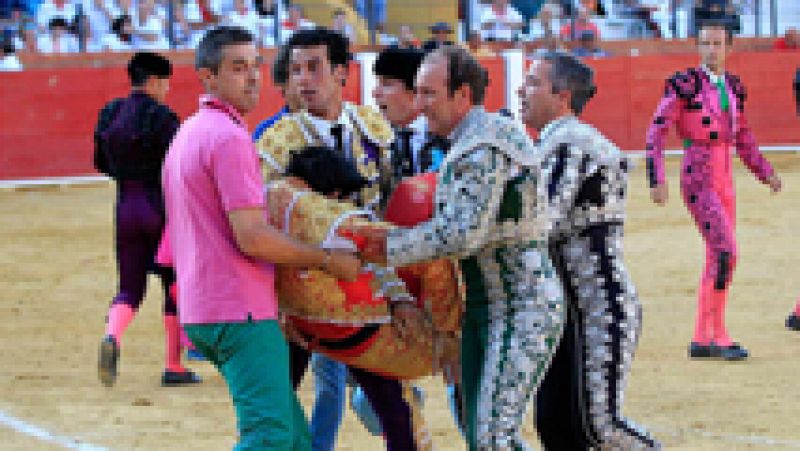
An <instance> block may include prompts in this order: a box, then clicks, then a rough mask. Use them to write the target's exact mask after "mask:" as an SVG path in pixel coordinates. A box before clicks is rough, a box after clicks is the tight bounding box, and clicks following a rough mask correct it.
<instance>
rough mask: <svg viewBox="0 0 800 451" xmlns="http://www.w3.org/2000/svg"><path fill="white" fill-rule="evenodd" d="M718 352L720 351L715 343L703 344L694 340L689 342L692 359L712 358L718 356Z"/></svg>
mask: <svg viewBox="0 0 800 451" xmlns="http://www.w3.org/2000/svg"><path fill="white" fill-rule="evenodd" d="M718 354H719V351H718V349H717V345H715V344H707V345H701V344H700V343H697V342H694V341H693V342H691V343H689V358H690V359H711V358H716V357H718Z"/></svg>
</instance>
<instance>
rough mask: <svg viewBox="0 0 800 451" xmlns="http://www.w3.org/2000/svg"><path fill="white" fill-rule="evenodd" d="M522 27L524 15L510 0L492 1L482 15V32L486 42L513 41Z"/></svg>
mask: <svg viewBox="0 0 800 451" xmlns="http://www.w3.org/2000/svg"><path fill="white" fill-rule="evenodd" d="M522 27H523V19H522V15H521V14H520V13H519V11H517V9H516V8H514V7H513V6H511V5H509V4H508V0H492V4H491V5H489V6H487V7H486V8H484V9H483V12H482V13H481V30H482V31H483V39H484V40H486V41H512V40H514V39H515V38H516V37H517V35H519V33H520V31H521V30H522Z"/></svg>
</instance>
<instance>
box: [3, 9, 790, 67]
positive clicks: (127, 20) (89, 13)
mask: <svg viewBox="0 0 800 451" xmlns="http://www.w3.org/2000/svg"><path fill="white" fill-rule="evenodd" d="M393 1H398V2H399V1H400V0H393ZM452 1H459V2H463V3H459V5H463V4H466V2H471V5H472V6H471V8H472V12H471V15H472V16H473V17H472V20H471V21H470V24H471V26H470V27H467V28H468V29H467V30H466V31H465V33H464V34H463V35H461V36H464V41H465V45H466V46H467V47H469V48H471V49H473V51H474V52H476V54H479V55H482V56H483V55H490V54H493V53H494V52H493V51H492V48H491V46H490V45H487V43H490V42H520V41H524V42H534V43H536V44H537V45H536V46H535V47H536V50H534V51H536V52H544V51H548V50H549V51H551V50H556V49H564V48H569V49H571V51H572V52H573V53H575V54H576V55H578V56H581V57H602V56H606V55H607V53H606V52H605V51H603V50H602V49H601V44H600V43H601V42H602V39H604V38H605V36H604V34H605V33H606V32H607V31H608V29H607V28H604V27H603V26H598V24H599V23H604V22H603V20H606V19H609V18H613V19H614V20H617V19H620V18H625V20H627V21H629V23H637V24H638V31H637V33H638V34H637V35H636V37H653V38H661V37H665V36H669V35H670V34H669V30H668V28H669V27H668V23H669V22H668V20H666V19H668V16H669V6H670V4H673V2H674V4H675V5H678V6H679V7H681V8H684V9H685V8H694V9H692V13H691V14H692V15H696V16H702V14H705V12H707V10H712V9H714V8H739V10H742V8H746V7H747V4H748V3H747V1H748V0H530V1H529V2H513V1H511V0H452ZM387 3H388V2H387V0H347V1H346V2H343V4H342V6H343V7H344V6H345V5H349V6H350V7H352V9H343V8H341V9H335V10H334V12H333V15H332V17H331V19H330V22H328V23H325V24H324V25H326V26H330V27H331V28H332V29H334V30H337V31H339V32H341V33H342V34H344V35H345V36H347V37H348V38H349V39H350V40H351V41H352V42H357V41H358V39H357V36H356V28H355V27H354V23H355V22H354V21H355V20H362V19H363V23H365V24H369V25H370V26H372V27H373V29H374V30H376V32H377V36H378V42H377V43H378V44H384V45H393V46H397V47H401V48H409V47H422V48H424V49H426V50H431V49H434V48H436V47H438V46H440V45H442V44H447V43H452V42H453V41H458V40H459V39H458V37H457V35H459V34H460V33H458V32H457V30H454V29H453V24H451V23H448V22H436V23H434V24H433V25H432V26H430V27H429V29H428V30H429V31H430V35H431V38H430V39H429V40H428V41H426V42H425V43H424V44H422V43H421V41H420V40H419V39H417V37H416V36H414V33H413V29H412V27H411V25H410V24H394V27H391V28H393V29H394V30H395V31H396V32H397V34H396V35H394V36H392V35H389V34H387V28H388V27H387V24H386V20H387ZM514 4H516V5H521V6H520V8H522V9H523V10H522V11H520V10H519V9H517V8H516V7H515V6H514ZM0 5H2V6H0V27H2V31H3V33H2V35H0V47H2V50H3V54H2V59H0V70H19V68H20V67H21V64H20V62H19V59H18V58H17V55H22V54H26V53H27V54H31V53H41V54H69V53H75V52H79V51H86V52H103V51H135V50H154V51H161V50H167V49H170V48H177V49H182V48H194V47H195V46H196V44H197V43H198V41H199V39H200V37H201V36H202V35H203V32H204V31H205V30H207V29H208V28H210V27H212V26H214V25H217V24H229V25H238V26H241V27H243V28H246V29H247V30H249V31H250V32H251V33H252V34H253V35H254V36H256V37H257V40H258V42H259V44H260V45H261V46H264V47H271V46H274V45H275V43H276V39H278V40H279V41H283V40H285V39H287V38H288V37H290V36H291V34H292V33H294V32H295V31H297V30H301V29H307V28H313V27H315V26H316V24H315V23H313V22H311V21H310V20H308V19H307V18H306V15H305V11H304V9H303V7H302V6H300V5H299V4H297V3H292V2H291V0H5V1H4V2H3V3H2V4H0ZM530 5H535V6H530ZM370 6H371V8H370ZM525 8H529V9H527V10H526V9H525ZM462 12H463V10H462ZM359 16H360V19H359ZM315 17H318V15H317V16H315ZM329 17H330V16H329ZM461 19H462V20H466V18H465V17H463V14H462V17H461ZM417 25H418V24H417ZM276 27H277V29H276ZM395 27H396V28H395ZM628 37H631V36H628ZM362 42H363V35H362ZM798 46H800V37H799V36H798V33H797V31H796V30H795V29H789V30H787V32H786V37H785V38H782V39H780V40H779V41H777V42H776V44H775V48H776V49H797V48H798Z"/></svg>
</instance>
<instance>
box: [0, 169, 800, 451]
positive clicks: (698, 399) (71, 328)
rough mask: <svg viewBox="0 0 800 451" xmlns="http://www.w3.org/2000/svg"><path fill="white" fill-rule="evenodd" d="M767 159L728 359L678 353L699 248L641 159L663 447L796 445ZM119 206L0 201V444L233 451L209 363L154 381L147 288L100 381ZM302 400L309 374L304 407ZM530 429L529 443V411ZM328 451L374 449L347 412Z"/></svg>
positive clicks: (453, 439) (225, 403) (792, 348)
mask: <svg viewBox="0 0 800 451" xmlns="http://www.w3.org/2000/svg"><path fill="white" fill-rule="evenodd" d="M770 159H771V160H772V161H774V162H776V165H777V168H778V169H779V171H780V172H781V174H782V175H783V179H784V184H785V190H784V192H783V193H782V194H780V195H777V196H771V195H770V194H769V193H768V189H767V188H766V187H765V186H762V185H759V184H758V183H757V182H756V181H755V180H754V178H753V177H752V176H750V174H749V173H746V172H745V170H744V169H743V168H742V166H741V165H740V164H738V163H737V172H736V178H737V184H738V196H739V198H738V211H739V214H738V218H739V232H738V237H739V248H740V255H741V256H740V261H739V266H738V270H737V273H736V276H735V278H734V284H733V289H732V293H731V300H730V308H729V310H728V322H729V325H730V329H731V331H732V334H733V335H734V336H735V338H737V339H739V340H741V341H742V342H743V343H745V344H746V345H747V346H748V347H749V348H750V350H751V352H752V358H751V359H750V360H748V361H746V362H738V363H725V362H694V361H689V360H688V359H687V358H686V345H687V343H688V341H689V339H690V336H691V332H692V327H693V317H694V316H693V315H694V307H695V290H696V285H697V281H698V278H699V272H700V267H701V264H702V261H701V251H702V247H701V241H700V238H699V235H698V234H697V232H696V231H695V228H694V225H693V224H692V223H691V221H690V219H689V216H688V213H687V212H686V210H685V208H684V206H683V204H682V202H681V200H680V198H679V196H678V183H677V180H676V173H677V171H676V169H677V168H676V165H675V162H676V161H677V160H675V159H673V160H672V161H671V163H670V168H669V172H670V174H671V175H672V178H671V179H670V182H671V196H672V197H671V199H670V203H669V205H668V206H667V207H665V208H657V207H655V206H653V205H652V204H651V203H650V202H649V198H648V197H647V191H646V185H645V177H644V174H643V169H642V167H641V166H643V165H641V164H640V165H639V168H638V169H637V170H636V172H635V173H634V174H633V176H632V179H631V186H630V192H631V198H630V204H629V211H630V214H629V219H628V223H627V241H626V249H627V256H626V258H627V264H628V267H629V268H630V270H631V273H632V275H633V280H634V281H635V283H636V285H637V287H638V289H639V292H640V294H641V298H642V302H643V303H644V308H645V324H644V335H643V337H642V341H641V345H640V348H639V354H638V356H637V359H636V362H635V364H634V368H633V375H632V379H631V381H630V387H629V390H628V394H627V400H626V401H627V402H626V405H625V411H626V413H627V414H628V415H629V416H630V417H632V418H634V419H636V420H637V421H638V422H640V423H642V424H645V425H648V426H649V427H650V428H651V430H652V431H653V432H654V433H655V434H656V435H657V436H658V437H659V438H661V439H662V440H663V442H664V443H665V445H666V447H667V448H668V449H681V450H740V449H773V448H774V449H800V407H798V406H799V404H798V399H800V398H798V393H800V391H798V383H800V379H798V375H799V374H800V333H797V332H790V331H787V330H786V329H784V327H783V320H784V318H785V316H786V314H787V313H788V312H789V310H790V308H791V306H792V305H793V302H794V299H795V298H796V296H797V295H798V294H800V279H799V278H798V277H797V276H798V272H797V269H796V268H797V267H798V265H800V255H799V254H800V253H798V249H800V243H798V241H797V231H798V224H800V209H798V199H800V157H798V155H797V154H782V155H771V156H770ZM640 162H641V160H640ZM113 196H114V190H113V188H112V186H111V185H94V186H88V187H71V188H50V189H37V190H28V191H24V190H23V191H20V190H17V191H9V190H6V191H0V317H2V321H0V356H2V363H0V449H3V450H11V449H13V450H23V449H24V450H28V449H59V448H62V447H63V446H59V445H54V444H49V443H47V442H45V441H42V440H39V439H35V438H32V437H30V436H28V435H25V434H23V433H20V432H18V431H15V430H14V429H13V428H11V427H9V426H8V423H9V419H10V417H13V418H17V419H20V420H24V421H25V422H27V423H30V424H32V425H36V426H38V427H40V428H43V429H44V430H46V431H49V432H50V433H51V434H54V435H57V436H58V438H60V439H62V440H64V439H65V438H74V439H77V440H79V441H81V442H84V443H88V444H94V445H98V446H102V447H107V448H111V449H147V450H155V449H203V450H220V449H229V448H230V446H231V445H232V444H233V443H234V436H235V428H234V416H233V409H232V407H231V405H230V402H229V400H228V395H227V392H226V389H225V387H224V385H223V382H222V380H221V379H220V378H219V377H218V376H217V375H216V372H215V371H214V369H213V368H212V367H210V365H208V364H205V363H200V364H194V365H192V367H193V368H194V369H196V370H197V371H199V373H201V374H202V375H203V376H204V378H205V382H204V383H203V384H202V385H200V386H197V387H186V388H172V389H165V388H161V387H160V386H159V377H160V372H161V365H162V361H163V359H162V352H163V344H162V341H163V329H162V325H161V316H160V309H161V302H162V301H161V295H160V290H155V289H154V290H151V293H150V294H149V295H148V299H146V301H145V303H144V306H143V308H142V310H141V312H140V315H139V317H138V318H137V320H136V321H135V322H134V323H133V325H132V326H131V327H130V329H129V330H128V332H127V334H126V335H125V337H124V341H123V349H122V361H121V375H120V378H119V380H118V382H117V385H116V386H115V387H114V388H113V389H106V388H104V387H102V386H101V385H100V383H99V382H98V380H97V376H96V358H97V345H98V342H99V340H100V338H101V336H102V334H103V321H104V316H105V311H106V307H107V304H108V302H109V300H110V298H111V297H112V295H113V294H114V290H115V288H116V275H115V269H114V260H113V252H112V228H111V226H112V202H113ZM153 282H155V279H151V283H152V287H155V284H154V283H153ZM422 385H423V386H424V387H425V388H426V390H427V402H426V406H425V410H426V415H427V418H428V421H429V426H430V429H431V430H432V433H433V436H434V440H435V442H436V444H437V448H438V449H440V450H461V449H464V445H463V442H462V440H461V438H460V437H459V435H458V433H457V432H456V429H455V427H454V426H453V422H452V419H451V417H450V414H449V411H448V409H447V407H446V404H445V402H444V391H443V390H442V385H441V382H440V380H439V379H438V378H436V379H434V378H431V379H430V380H426V381H423V382H422ZM311 393H312V392H311V386H310V383H308V380H307V381H306V383H305V385H304V387H303V391H302V399H303V402H304V404H305V405H306V406H309V405H310V402H311ZM525 424H526V429H525V434H526V436H527V437H528V438H530V439H531V440H532V442H533V443H534V444H535V443H536V442H535V440H534V436H535V433H534V430H533V426H532V418H531V416H530V415H529V418H528V419H527V420H526V422H525ZM338 449H341V450H358V451H371V450H380V449H383V446H382V442H381V440H380V439H379V438H375V437H372V436H370V435H369V434H368V433H367V432H366V431H365V429H364V428H363V427H362V426H361V425H360V424H359V423H358V422H357V421H356V419H355V416H354V415H353V414H352V412H350V411H349V410H348V412H347V414H346V418H345V421H344V425H343V427H342V430H341V433H340V439H339V448H338Z"/></svg>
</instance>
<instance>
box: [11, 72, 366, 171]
mask: <svg viewBox="0 0 800 451" xmlns="http://www.w3.org/2000/svg"><path fill="white" fill-rule="evenodd" d="M360 73H361V72H360V67H359V65H358V64H357V63H353V64H352V65H351V67H350V75H349V77H348V80H347V85H346V86H345V98H346V99H348V100H351V101H354V102H360V101H361V90H360V86H361V75H360ZM262 74H263V80H264V88H263V90H262V95H261V103H260V104H259V106H258V108H257V109H256V110H255V111H253V112H252V113H250V114H249V115H248V116H247V120H248V122H249V125H250V129H251V130H252V129H253V128H254V127H255V125H256V124H257V123H258V122H260V121H261V120H263V119H265V118H267V117H269V116H271V115H272V114H274V113H275V112H277V111H278V110H279V109H280V108H281V106H282V105H283V101H282V99H281V96H280V92H279V91H278V90H277V89H276V88H275V87H274V86H273V85H272V83H271V78H270V75H269V66H268V65H265V66H264V69H263V72H262ZM128 90H129V85H128V79H127V74H126V73H125V71H124V69H123V68H92V69H57V70H29V71H25V72H3V73H0V99H2V102H0V180H2V179H18V178H33V177H61V176H73V175H86V174H93V173H94V167H93V165H92V153H93V151H94V147H93V146H94V144H93V140H92V133H93V131H94V126H95V124H96V122H97V114H98V111H99V109H100V108H102V106H103V105H104V104H105V103H106V102H108V101H109V100H111V99H112V98H114V97H120V96H125V95H127V93H128ZM201 92H202V89H201V86H200V82H199V81H198V79H197V76H196V75H195V72H194V69H193V68H192V67H189V66H176V67H175V68H174V73H173V77H172V79H171V83H170V93H169V95H168V97H167V103H168V104H169V105H170V106H171V107H172V108H173V109H174V110H175V112H177V113H178V115H179V116H180V117H181V118H186V117H187V116H189V115H191V114H192V113H193V112H194V111H195V110H196V109H197V101H198V96H199V94H200V93H201Z"/></svg>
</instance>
